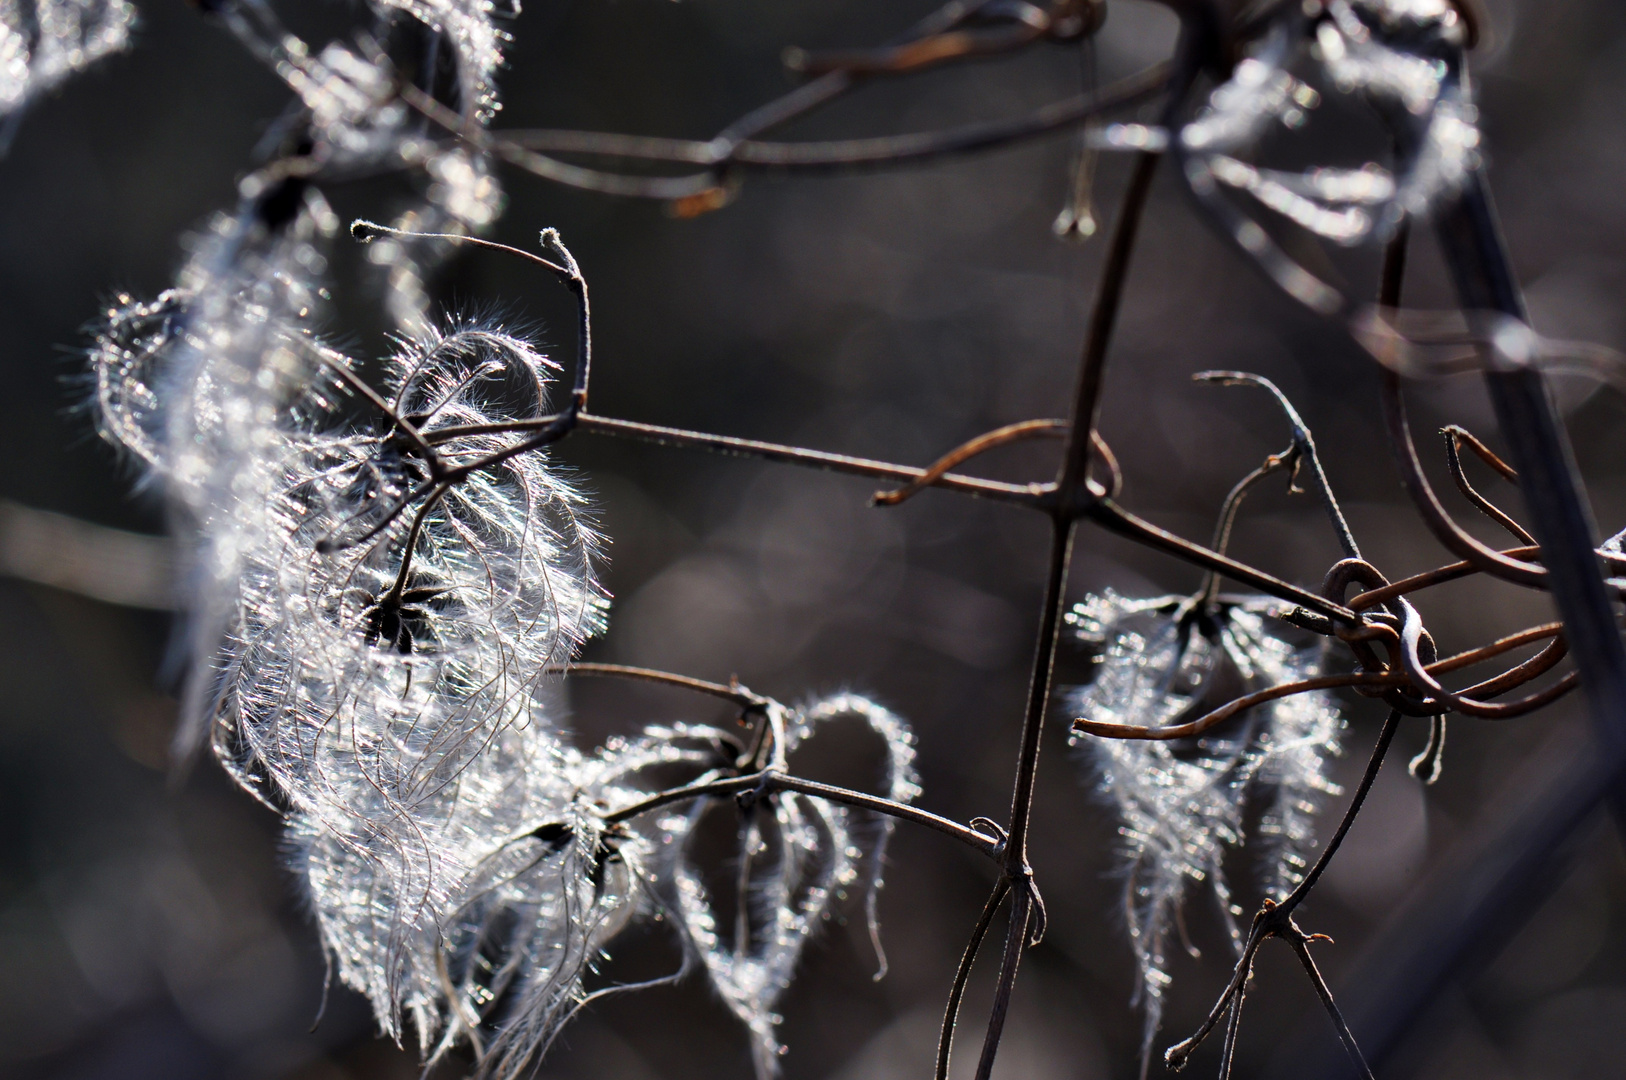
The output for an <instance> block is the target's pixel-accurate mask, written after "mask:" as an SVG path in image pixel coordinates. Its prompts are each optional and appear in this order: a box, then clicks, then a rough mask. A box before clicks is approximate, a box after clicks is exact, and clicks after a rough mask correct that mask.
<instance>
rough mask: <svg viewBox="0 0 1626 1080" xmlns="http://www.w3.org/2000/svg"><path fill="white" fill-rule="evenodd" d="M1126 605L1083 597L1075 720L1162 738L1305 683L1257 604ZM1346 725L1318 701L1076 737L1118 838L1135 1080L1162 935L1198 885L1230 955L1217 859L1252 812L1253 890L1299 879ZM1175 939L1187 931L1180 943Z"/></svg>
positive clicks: (1230, 909)
mask: <svg viewBox="0 0 1626 1080" xmlns="http://www.w3.org/2000/svg"><path fill="white" fill-rule="evenodd" d="M1201 605H1202V601H1201V599H1192V598H1183V597H1161V598H1158V599H1153V600H1128V599H1125V598H1124V597H1122V596H1120V595H1118V594H1117V593H1115V592H1113V591H1112V590H1110V589H1109V590H1107V591H1106V592H1105V593H1103V594H1101V595H1098V596H1090V597H1088V598H1087V599H1086V600H1085V601H1084V602H1083V603H1082V604H1080V605H1078V606H1077V607H1076V608H1075V609H1074V610H1073V611H1072V612H1071V613H1070V614H1069V618H1068V621H1069V622H1070V623H1071V624H1072V625H1073V626H1074V627H1075V628H1076V633H1077V635H1078V637H1079V638H1080V639H1081V640H1083V641H1084V642H1086V643H1087V644H1089V645H1091V646H1092V647H1095V648H1097V649H1099V650H1101V651H1100V652H1099V654H1098V656H1097V661H1098V664H1099V667H1098V670H1097V673H1096V677H1095V680H1094V681H1093V682H1091V683H1090V684H1089V685H1088V686H1085V687H1082V688H1079V689H1077V690H1075V691H1073V692H1072V693H1071V695H1070V698H1069V704H1070V705H1071V706H1072V707H1073V708H1074V709H1076V710H1077V715H1080V716H1085V717H1088V718H1089V719H1091V720H1095V721H1099V722H1103V723H1116V724H1133V725H1137V726H1150V727H1160V726H1166V725H1168V724H1172V723H1177V722H1180V720H1182V719H1190V718H1192V716H1191V715H1188V714H1200V713H1201V712H1202V711H1204V709H1205V708H1217V707H1218V706H1219V705H1221V704H1224V702H1225V701H1226V700H1229V699H1231V698H1235V697H1240V696H1242V695H1244V694H1247V693H1251V692H1254V691H1256V690H1260V689H1264V688H1265V687H1269V686H1274V685H1277V684H1279V683H1283V682H1290V681H1294V680H1298V679H1304V678H1308V677H1311V676H1313V675H1315V674H1316V673H1317V671H1318V668H1317V664H1316V661H1315V658H1314V654H1313V653H1311V652H1307V651H1304V650H1299V649H1295V648H1293V647H1292V646H1290V645H1289V644H1288V643H1286V642H1284V641H1282V640H1281V639H1279V638H1277V637H1275V636H1274V635H1272V634H1271V633H1269V631H1268V630H1267V628H1266V623H1265V619H1264V617H1263V615H1262V614H1261V612H1262V611H1264V610H1267V609H1268V605H1267V603H1266V602H1264V601H1260V602H1258V603H1249V604H1236V603H1221V604H1217V605H1215V606H1214V607H1213V608H1212V609H1211V610H1204V609H1203V607H1202V606H1201ZM1342 727H1343V722H1342V721H1341V720H1340V719H1339V717H1338V714H1337V712H1336V711H1335V710H1334V709H1333V707H1332V705H1331V703H1330V702H1329V700H1328V699H1327V698H1326V696H1325V695H1322V694H1304V695H1298V696H1295V697H1291V698H1286V699H1282V700H1279V701H1275V702H1271V703H1268V704H1265V705H1261V706H1258V707H1256V708H1254V709H1251V710H1249V711H1247V712H1245V713H1243V714H1241V715H1240V716H1238V717H1235V718H1233V719H1231V720H1229V721H1227V722H1226V723H1224V724H1221V725H1220V726H1219V727H1217V728H1215V729H1212V730H1211V731H1209V732H1207V733H1205V734H1204V735H1202V736H1200V737H1197V738H1193V739H1185V740H1180V741H1178V742H1169V741H1155V740H1129V739H1108V738H1097V737H1093V736H1077V737H1075V740H1074V741H1075V744H1076V743H1080V742H1082V743H1083V744H1084V745H1085V746H1086V748H1087V751H1088V756H1089V760H1090V762H1091V763H1092V765H1093V766H1094V767H1095V769H1096V770H1097V771H1098V773H1099V776H1100V785H1101V792H1102V794H1103V795H1104V796H1105V797H1106V798H1107V799H1108V800H1109V801H1110V802H1111V803H1112V805H1113V806H1114V807H1115V808H1116V810H1117V813H1118V818H1119V822H1120V826H1119V832H1120V833H1121V835H1122V836H1123V838H1124V845H1123V850H1124V871H1125V883H1124V916H1125V919H1126V921H1127V923H1128V928H1129V938H1130V945H1131V947H1132V948H1133V949H1134V953H1135V960H1136V965H1137V967H1138V969H1139V973H1140V984H1139V987H1138V988H1137V993H1136V997H1137V998H1138V999H1139V1000H1140V1002H1141V1005H1142V1007H1143V1009H1144V1010H1145V1016H1146V1020H1145V1028H1144V1033H1143V1043H1142V1052H1143V1061H1142V1068H1143V1072H1144V1069H1145V1065H1146V1061H1147V1060H1149V1055H1150V1050H1151V1044H1152V1039H1153V1037H1154V1036H1155V1035H1156V1033H1157V1029H1158V1026H1159V1023H1160V1021H1161V1019H1162V1012H1163V998H1164V992H1165V989H1166V987H1167V986H1168V983H1169V974H1168V958H1167V950H1168V945H1169V938H1170V933H1171V931H1173V930H1175V929H1177V928H1180V927H1183V923H1182V922H1181V918H1182V916H1181V911H1182V907H1183V905H1184V902H1185V898H1186V896H1187V894H1188V892H1189V891H1190V890H1191V888H1192V887H1193V886H1199V885H1206V886H1207V887H1208V889H1209V890H1210V892H1211V893H1212V895H1213V897H1214V899H1215V901H1216V902H1217V906H1218V910H1219V913H1220V916H1221V918H1222V920H1223V921H1224V923H1225V925H1226V927H1227V929H1228V931H1229V933H1230V936H1231V938H1232V940H1233V942H1236V943H1240V940H1241V937H1240V931H1239V929H1238V927H1237V924H1236V921H1235V919H1236V916H1237V915H1239V914H1240V913H1241V912H1240V910H1239V909H1238V908H1237V907H1236V906H1235V905H1234V903H1233V902H1232V899H1231V891H1230V886H1229V885H1228V884H1227V882H1226V880H1225V874H1224V868H1223V860H1224V857H1225V853H1226V850H1227V849H1229V848H1233V847H1238V846H1240V845H1241V844H1242V843H1243V841H1244V835H1243V826H1244V819H1245V815H1246V811H1247V808H1248V805H1249V803H1250V802H1251V803H1252V804H1253V805H1254V806H1256V807H1260V806H1262V807H1263V811H1262V814H1261V818H1260V825H1259V830H1258V835H1259V836H1260V837H1262V838H1265V841H1266V844H1265V852H1264V854H1263V856H1262V858H1261V860H1260V869H1261V874H1260V877H1261V881H1260V884H1261V886H1262V888H1263V889H1264V890H1265V892H1266V893H1267V894H1268V895H1271V896H1272V897H1275V898H1280V896H1281V895H1283V894H1284V893H1285V892H1286V891H1287V890H1289V889H1291V887H1292V886H1293V885H1294V884H1295V883H1296V882H1297V881H1298V880H1299V879H1300V877H1301V876H1302V874H1303V871H1304V867H1305V851H1306V850H1307V849H1308V846H1309V844H1310V842H1311V841H1312V840H1313V838H1314V835H1313V826H1314V814H1315V812H1316V806H1317V802H1318V800H1319V798H1320V797H1321V796H1322V795H1323V794H1325V793H1328V792H1331V791H1334V790H1335V789H1334V787H1333V785H1332V784H1331V783H1330V782H1329V781H1328V780H1327V779H1326V776H1325V767H1326V760H1327V758H1328V756H1330V755H1332V754H1335V753H1337V749H1338V737H1339V733H1340V731H1341V730H1342ZM1181 933H1182V935H1183V933H1184V931H1183V929H1181Z"/></svg>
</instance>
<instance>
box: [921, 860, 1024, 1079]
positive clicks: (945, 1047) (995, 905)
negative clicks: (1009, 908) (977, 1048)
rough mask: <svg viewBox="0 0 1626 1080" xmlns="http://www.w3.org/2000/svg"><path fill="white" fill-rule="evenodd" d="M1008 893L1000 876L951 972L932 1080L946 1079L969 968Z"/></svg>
mask: <svg viewBox="0 0 1626 1080" xmlns="http://www.w3.org/2000/svg"><path fill="white" fill-rule="evenodd" d="M1010 891H1011V883H1010V880H1009V879H1008V878H1005V877H1001V878H1000V879H999V880H998V881H996V882H994V893H993V895H992V896H990V897H989V898H988V903H986V904H984V905H983V909H982V917H981V918H979V919H978V920H977V925H976V926H974V927H973V928H972V930H971V940H970V941H968V942H966V946H965V952H963V953H962V954H961V955H960V966H959V967H958V968H956V969H955V971H954V984H953V985H952V986H951V987H949V999H948V1008H946V1009H945V1010H944V1011H943V1033H942V1034H941V1035H940V1036H938V1040H937V1071H936V1073H935V1074H934V1076H935V1080H948V1073H949V1052H950V1051H951V1050H952V1049H953V1046H954V1028H955V1025H956V1024H958V1023H959V1019H960V1002H961V1001H962V1000H964V998H965V988H966V984H967V983H968V982H969V981H970V979H971V965H972V964H974V963H975V962H976V959H977V953H979V952H981V951H982V942H983V939H984V938H986V937H987V936H988V928H989V927H990V926H992V925H993V922H994V916H995V915H996V914H998V912H999V909H1000V906H1001V905H1002V904H1004V902H1005V897H1006V895H1007V894H1009V893H1010Z"/></svg>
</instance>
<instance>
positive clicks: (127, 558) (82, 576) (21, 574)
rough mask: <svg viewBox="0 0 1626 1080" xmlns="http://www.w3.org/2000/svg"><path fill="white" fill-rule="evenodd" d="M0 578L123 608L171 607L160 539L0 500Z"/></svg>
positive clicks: (169, 575)
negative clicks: (70, 593) (21, 581)
mask: <svg viewBox="0 0 1626 1080" xmlns="http://www.w3.org/2000/svg"><path fill="white" fill-rule="evenodd" d="M0 574H5V575H7V576H8V577H14V578H20V579H21V580H23V581H32V582H34V583H36V584H39V585H50V586H52V587H53V588H58V589H63V590H66V591H67V592H72V593H78V594H79V595H81V596H88V597H90V598H91V599H93V600H101V601H104V602H106V603H109V604H122V605H124V606H125V607H136V608H149V609H152V610H155V611H168V610H171V609H173V608H174V607H175V592H174V582H175V553H174V547H173V545H172V544H171V543H170V541H169V540H167V539H165V538H164V537H161V536H147V535H144V534H142V533H133V532H126V531H125V530H123V529H110V528H108V527H107V526H105V525H93V524H91V523H90V522H88V521H80V520H79V519H77V518H72V517H68V516H67V515H65V514H57V513H53V512H51V511H49V510H36V509H34V508H33V507H29V506H23V505H21V504H20V503H15V502H12V501H10V500H9V499H0Z"/></svg>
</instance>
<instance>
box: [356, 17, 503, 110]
mask: <svg viewBox="0 0 1626 1080" xmlns="http://www.w3.org/2000/svg"><path fill="white" fill-rule="evenodd" d="M376 2H377V5H378V6H379V7H380V8H384V9H391V10H395V11H404V12H406V13H407V14H408V15H411V16H412V17H413V18H414V19H417V20H418V21H419V22H421V23H423V24H424V25H425V26H428V27H430V28H432V29H435V30H439V31H440V32H441V33H442V34H444V35H445V39H446V41H447V42H449V43H450V45H451V47H452V51H453V53H454V54H455V55H456V57H457V77H458V86H459V89H460V91H461V94H462V99H463V100H462V101H461V102H460V105H461V111H462V112H463V114H464V115H466V116H470V117H472V118H473V119H474V120H475V121H476V122H478V123H481V124H484V123H487V122H489V121H490V119H491V117H492V116H493V115H494V114H495V113H496V111H497V110H498V109H500V108H501V107H502V105H501V103H500V102H499V101H498V98H497V88H496V81H495V80H496V75H497V68H499V67H500V66H502V46H503V43H504V42H505V41H507V40H508V35H507V34H505V33H504V32H503V31H501V30H498V29H497V27H496V23H495V21H494V20H495V18H496V17H497V14H498V12H497V5H496V4H495V3H494V2H493V0H376ZM511 10H512V14H518V13H519V4H518V2H517V0H516V2H515V3H514V5H513V7H512V9H511Z"/></svg>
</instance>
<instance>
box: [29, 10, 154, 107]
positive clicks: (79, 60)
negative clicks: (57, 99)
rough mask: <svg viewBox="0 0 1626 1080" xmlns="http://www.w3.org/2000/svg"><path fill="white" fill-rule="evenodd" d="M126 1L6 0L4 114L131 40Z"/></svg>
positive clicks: (131, 18) (131, 22)
mask: <svg viewBox="0 0 1626 1080" xmlns="http://www.w3.org/2000/svg"><path fill="white" fill-rule="evenodd" d="M135 15H136V12H135V8H134V7H133V6H131V5H130V4H129V3H126V2H125V0H0V116H5V115H7V114H8V113H13V112H16V111H18V110H20V109H23V108H25V107H27V106H28V104H29V103H30V102H32V101H33V100H34V99H35V98H38V97H39V96H40V95H42V94H45V93H48V92H50V91H51V90H52V89H54V88H55V87H56V86H57V85H58V84H60V83H62V82H63V81H64V80H65V79H67V78H68V77H69V76H70V75H72V74H74V73H75V72H77V71H81V70H83V69H84V68H86V67H88V66H89V65H91V64H93V63H95V62H96V61H97V60H100V59H101V58H102V57H104V56H107V55H108V54H109V53H115V52H120V51H122V50H124V49H125V48H127V47H128V46H129V44H130V30H131V27H132V26H133V25H134V24H135Z"/></svg>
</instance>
